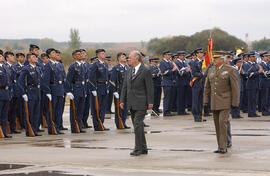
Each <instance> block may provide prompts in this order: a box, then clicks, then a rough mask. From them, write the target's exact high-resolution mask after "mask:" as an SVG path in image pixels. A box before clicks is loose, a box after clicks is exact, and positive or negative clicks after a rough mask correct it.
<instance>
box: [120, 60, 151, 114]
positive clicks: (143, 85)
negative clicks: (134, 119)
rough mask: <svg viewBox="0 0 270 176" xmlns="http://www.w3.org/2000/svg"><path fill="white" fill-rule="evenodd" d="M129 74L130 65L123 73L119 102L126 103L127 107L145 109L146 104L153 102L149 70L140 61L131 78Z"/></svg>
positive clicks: (130, 73) (130, 71) (130, 70)
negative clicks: (133, 76) (124, 73)
mask: <svg viewBox="0 0 270 176" xmlns="http://www.w3.org/2000/svg"><path fill="white" fill-rule="evenodd" d="M131 75H132V67H131V68H129V69H128V70H127V73H126V75H125V78H124V83H123V88H122V93H121V97H120V102H121V103H127V108H128V109H132V110H147V107H148V105H149V104H153V103H154V88H153V81H152V74H151V71H150V69H149V68H147V67H146V66H145V65H144V64H143V63H142V64H141V66H140V68H139V70H138V71H137V73H136V75H135V78H134V79H133V80H131Z"/></svg>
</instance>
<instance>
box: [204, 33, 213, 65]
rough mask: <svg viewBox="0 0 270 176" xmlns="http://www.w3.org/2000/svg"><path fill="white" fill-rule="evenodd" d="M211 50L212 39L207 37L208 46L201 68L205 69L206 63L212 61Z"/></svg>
mask: <svg viewBox="0 0 270 176" xmlns="http://www.w3.org/2000/svg"><path fill="white" fill-rule="evenodd" d="M212 50H213V40H212V38H211V37H210V38H209V39H208V47H207V50H206V53H205V56H204V60H203V64H202V69H206V68H207V67H208V65H209V64H210V63H211V62H212V61H213V56H212Z"/></svg>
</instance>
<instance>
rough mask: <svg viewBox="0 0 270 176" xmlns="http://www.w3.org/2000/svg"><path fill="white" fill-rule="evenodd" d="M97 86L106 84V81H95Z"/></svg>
mask: <svg viewBox="0 0 270 176" xmlns="http://www.w3.org/2000/svg"><path fill="white" fill-rule="evenodd" d="M97 83H98V84H108V82H107V81H97Z"/></svg>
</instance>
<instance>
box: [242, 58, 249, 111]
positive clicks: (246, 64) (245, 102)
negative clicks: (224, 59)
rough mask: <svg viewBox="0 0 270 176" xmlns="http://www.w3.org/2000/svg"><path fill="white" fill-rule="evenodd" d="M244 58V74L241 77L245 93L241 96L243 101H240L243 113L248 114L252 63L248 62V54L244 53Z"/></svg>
mask: <svg viewBox="0 0 270 176" xmlns="http://www.w3.org/2000/svg"><path fill="white" fill-rule="evenodd" d="M242 57H243V62H242V69H241V70H242V72H240V75H241V77H242V85H243V88H242V90H243V93H242V96H241V100H240V105H241V107H240V109H242V111H243V113H247V112H248V94H247V88H246V87H247V79H248V77H247V75H246V73H247V71H248V69H249V65H250V63H249V62H248V53H243V54H242Z"/></svg>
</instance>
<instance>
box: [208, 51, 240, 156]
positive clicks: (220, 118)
mask: <svg viewBox="0 0 270 176" xmlns="http://www.w3.org/2000/svg"><path fill="white" fill-rule="evenodd" d="M225 54H226V53H217V54H216V55H214V56H213V57H214V66H213V67H211V68H210V69H209V73H208V75H207V77H206V82H205V86H204V100H203V102H204V104H207V103H208V99H209V96H211V109H212V111H213V117H214V123H215V129H216V136H217V143H218V150H216V151H214V152H215V153H221V154H224V153H227V123H228V118H229V112H230V109H231V108H232V107H237V106H238V105H239V93H240V91H239V83H238V79H237V75H236V72H235V69H234V68H233V67H231V66H229V65H227V64H224V59H225V57H224V55H225Z"/></svg>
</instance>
